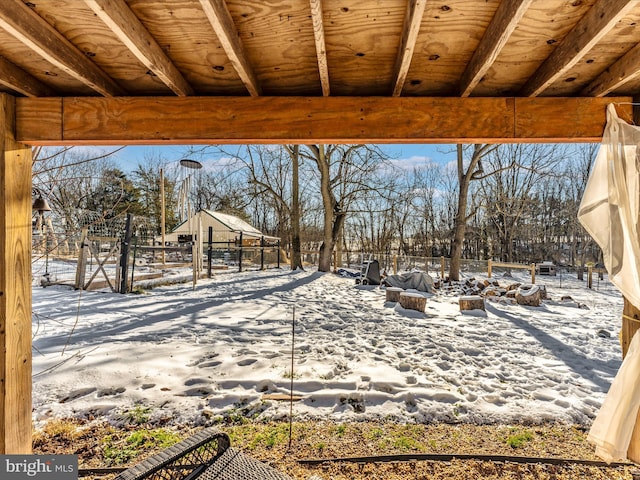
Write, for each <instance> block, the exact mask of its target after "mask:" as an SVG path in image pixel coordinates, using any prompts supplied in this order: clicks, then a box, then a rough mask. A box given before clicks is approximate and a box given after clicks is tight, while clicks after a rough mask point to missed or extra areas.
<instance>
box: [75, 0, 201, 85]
mask: <svg viewBox="0 0 640 480" xmlns="http://www.w3.org/2000/svg"><path fill="white" fill-rule="evenodd" d="M85 3H86V4H87V5H88V6H89V8H91V10H93V12H94V13H95V14H96V15H97V16H98V18H100V19H101V20H102V21H103V22H104V23H105V24H106V25H107V27H109V29H110V30H111V31H112V32H113V33H114V34H115V35H116V36H117V37H118V38H119V39H120V41H121V42H122V43H124V44H125V45H126V46H127V48H128V49H129V50H130V51H131V52H132V53H133V54H134V55H135V56H136V58H137V59H138V60H140V62H141V63H142V64H144V66H145V67H147V68H148V69H149V70H150V71H151V72H153V73H154V74H155V75H156V76H157V77H158V78H159V79H160V80H161V81H162V82H163V83H164V84H165V85H167V86H168V87H169V88H170V89H171V90H172V91H173V92H174V93H175V94H176V95H180V96H187V95H194V94H195V92H194V91H193V88H192V87H191V85H189V83H188V82H187V81H186V80H185V78H184V77H183V76H182V74H181V73H180V71H179V70H178V69H177V68H176V66H175V65H174V64H173V62H172V61H171V59H170V58H169V57H168V56H167V55H166V54H165V52H164V50H162V48H161V47H160V45H158V42H156V39H155V38H153V36H151V34H150V33H149V31H148V30H147V29H146V27H145V26H144V25H143V24H142V22H140V20H139V19H138V17H136V15H135V14H134V13H133V12H132V11H131V9H130V8H129V6H128V5H127V4H126V3H125V2H124V0H85Z"/></svg>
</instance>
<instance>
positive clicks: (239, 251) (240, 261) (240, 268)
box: [238, 232, 242, 272]
mask: <svg viewBox="0 0 640 480" xmlns="http://www.w3.org/2000/svg"><path fill="white" fill-rule="evenodd" d="M238 271H239V272H241V271H242V232H240V248H239V249H238Z"/></svg>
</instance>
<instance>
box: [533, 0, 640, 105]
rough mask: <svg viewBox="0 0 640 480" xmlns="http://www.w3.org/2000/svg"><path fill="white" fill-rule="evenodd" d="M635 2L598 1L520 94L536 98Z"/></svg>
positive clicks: (635, 2)
mask: <svg viewBox="0 0 640 480" xmlns="http://www.w3.org/2000/svg"><path fill="white" fill-rule="evenodd" d="M638 3H639V2H638V0H599V1H598V2H597V3H596V4H595V5H594V6H593V7H591V9H590V10H589V11H588V12H587V13H586V14H585V16H584V17H582V18H581V19H580V21H579V22H578V23H577V24H576V25H575V27H574V28H573V30H571V31H570V32H569V33H568V34H567V36H566V37H565V38H564V39H563V40H562V42H561V43H560V45H558V46H557V47H556V49H555V50H553V52H552V53H551V55H549V57H548V58H547V59H546V60H545V61H544V62H543V63H542V65H541V66H540V68H538V70H537V71H536V72H535V73H534V74H533V76H532V77H531V78H530V79H529V80H528V81H527V83H526V84H525V86H524V87H523V88H522V91H521V95H523V96H525V97H535V96H538V95H540V94H541V93H542V92H544V90H545V89H546V88H548V87H549V85H551V84H552V83H553V82H554V81H556V80H557V79H558V78H559V77H560V76H561V75H562V74H563V73H564V72H566V71H567V70H568V69H569V68H571V67H573V66H574V65H575V64H576V63H577V62H578V61H579V60H580V59H581V58H582V57H583V56H584V55H585V54H586V53H587V52H588V51H589V50H591V49H592V48H593V46H594V45H596V44H597V43H598V41H599V40H600V39H601V38H602V37H604V36H605V35H606V34H607V33H608V32H609V31H610V30H611V29H612V28H613V27H614V26H615V24H616V23H617V22H618V21H619V20H620V19H621V18H622V17H624V16H625V15H626V14H627V13H629V12H630V11H631V9H632V8H634V7H635V6H637V5H638Z"/></svg>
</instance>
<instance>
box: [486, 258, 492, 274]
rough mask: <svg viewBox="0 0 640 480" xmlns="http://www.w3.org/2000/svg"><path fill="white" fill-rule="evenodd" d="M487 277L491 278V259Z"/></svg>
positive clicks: (488, 264) (488, 263)
mask: <svg viewBox="0 0 640 480" xmlns="http://www.w3.org/2000/svg"><path fill="white" fill-rule="evenodd" d="M487 277H489V278H491V259H489V261H488V262H487Z"/></svg>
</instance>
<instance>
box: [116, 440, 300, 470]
mask: <svg viewBox="0 0 640 480" xmlns="http://www.w3.org/2000/svg"><path fill="white" fill-rule="evenodd" d="M195 479H198V480H292V479H291V477H289V476H287V475H285V474H283V473H281V472H279V471H277V470H275V469H274V468H271V467H270V466H268V465H266V464H265V463H262V462H260V461H258V460H256V459H254V458H251V457H250V456H248V455H245V454H243V453H242V452H240V451H238V450H236V449H234V448H231V441H230V440H229V436H228V435H227V434H226V433H223V432H220V431H218V430H216V429H214V428H207V429H204V430H201V431H200V432H198V433H196V434H195V435H193V436H191V437H189V438H187V439H186V440H183V441H181V442H179V443H176V444H175V445H173V446H171V447H169V448H167V449H165V450H163V451H161V452H159V453H156V454H155V455H153V456H151V457H149V458H148V459H146V460H144V461H142V462H140V463H139V464H137V465H134V466H133V467H131V468H129V469H127V470H125V471H124V472H122V473H121V474H120V475H118V476H117V477H116V478H115V479H114V480H195Z"/></svg>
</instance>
